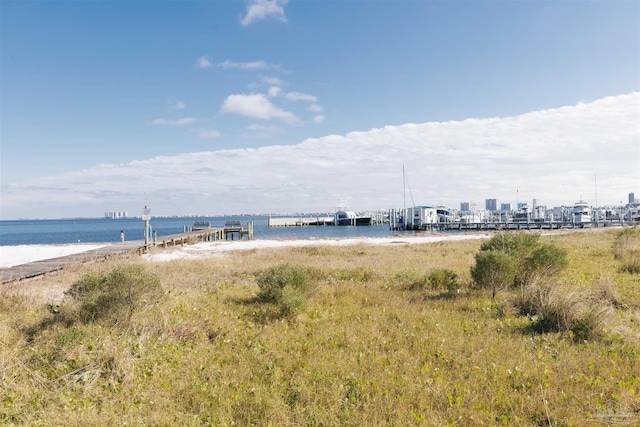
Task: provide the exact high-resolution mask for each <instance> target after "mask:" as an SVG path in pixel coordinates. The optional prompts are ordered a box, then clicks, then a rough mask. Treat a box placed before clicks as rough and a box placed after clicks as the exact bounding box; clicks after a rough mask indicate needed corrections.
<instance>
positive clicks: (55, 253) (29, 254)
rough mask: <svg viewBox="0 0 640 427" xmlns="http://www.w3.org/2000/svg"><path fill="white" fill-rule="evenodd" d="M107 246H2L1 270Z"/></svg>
mask: <svg viewBox="0 0 640 427" xmlns="http://www.w3.org/2000/svg"><path fill="white" fill-rule="evenodd" d="M105 246H108V245H105V244H72V245H19V246H0V268H7V267H13V266H15V265H22V264H27V263H29V262H33V261H40V260H43V259H51V258H58V257H61V256H66V255H72V254H78V253H81V252H87V251H91V250H94V249H99V248H103V247H105Z"/></svg>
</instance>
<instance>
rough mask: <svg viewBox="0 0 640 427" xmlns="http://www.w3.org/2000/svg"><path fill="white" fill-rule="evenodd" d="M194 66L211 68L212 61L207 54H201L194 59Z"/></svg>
mask: <svg viewBox="0 0 640 427" xmlns="http://www.w3.org/2000/svg"><path fill="white" fill-rule="evenodd" d="M196 67H198V68H211V67H213V62H211V58H209V57H208V56H201V57H200V58H198V60H197V61H196Z"/></svg>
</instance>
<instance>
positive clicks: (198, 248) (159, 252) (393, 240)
mask: <svg viewBox="0 0 640 427" xmlns="http://www.w3.org/2000/svg"><path fill="white" fill-rule="evenodd" d="M605 230H607V229H606V228H588V229H580V230H573V229H572V230H545V231H542V232H541V234H542V235H557V234H566V233H571V232H598V231H605ZM493 234H495V232H486V231H481V232H465V233H456V234H446V233H416V234H398V235H395V236H391V237H373V236H371V237H370V236H361V237H345V238H307V239H297V238H290V239H253V240H218V241H214V242H201V243H196V244H193V245H186V246H177V247H175V248H152V249H151V250H150V251H149V252H148V253H146V254H143V255H141V259H142V260H143V261H145V262H167V261H172V260H176V259H199V258H207V257H216V256H223V255H224V254H228V253H230V252H233V251H238V250H252V249H278V248H284V247H305V246H350V245H357V244H373V245H394V244H424V243H435V242H442V241H456V240H470V239H483V238H489V237H491V236H492V235H493ZM110 245H117V243H69V244H66V243H64V244H34V245H14V246H0V268H11V267H16V266H20V265H24V264H28V263H31V262H36V261H42V260H48V259H53V258H59V257H63V256H67V255H74V254H79V253H82V252H87V251H91V250H95V249H100V248H103V247H106V246H110Z"/></svg>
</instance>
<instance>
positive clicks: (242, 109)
mask: <svg viewBox="0 0 640 427" xmlns="http://www.w3.org/2000/svg"><path fill="white" fill-rule="evenodd" d="M221 111H222V112H223V113H234V114H240V115H242V116H246V117H251V118H254V119H263V120H271V119H276V120H281V121H283V122H285V123H289V124H298V123H299V122H300V120H299V119H298V118H297V117H296V115H295V114H293V113H291V112H289V111H285V110H283V109H281V108H279V107H277V106H275V105H274V104H272V103H271V101H269V99H268V98H267V97H266V96H265V95H263V94H261V93H256V94H250V95H246V94H238V95H229V96H228V97H227V99H225V101H224V103H223V104H222V108H221Z"/></svg>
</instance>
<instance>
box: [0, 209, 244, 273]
mask: <svg viewBox="0 0 640 427" xmlns="http://www.w3.org/2000/svg"><path fill="white" fill-rule="evenodd" d="M239 222H240V221H227V223H225V226H224V227H219V228H205V229H201V230H193V231H187V232H184V233H179V234H172V235H169V236H162V237H160V238H156V236H155V235H154V237H153V239H152V240H151V241H150V242H149V243H148V244H145V242H144V240H134V241H130V242H120V243H111V244H107V245H106V246H104V247H102V248H98V249H94V250H90V251H85V252H80V253H77V254H72V255H66V256H62V257H57V258H51V259H45V260H39V261H33V262H29V263H26V264H21V265H15V266H12V267H6V268H0V273H1V274H2V281H1V282H0V283H7V282H12V281H16V280H23V279H29V278H31V277H36V276H42V275H44V274H46V273H51V272H54V271H58V270H62V269H63V268H65V267H67V266H69V265H74V264H82V263H88V262H94V261H104V260H106V259H110V258H115V257H124V256H129V255H140V254H143V253H145V252H146V251H148V250H149V249H150V248H153V247H157V248H170V247H175V246H184V245H191V244H195V243H200V242H212V241H215V240H225V239H229V238H231V240H233V239H234V235H236V234H237V235H238V240H240V239H242V238H243V237H244V236H247V238H248V239H252V238H253V223H251V222H249V223H248V224H247V228H246V229H245V228H243V227H242V225H241V224H239ZM154 234H155V233H154Z"/></svg>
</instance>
